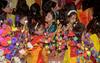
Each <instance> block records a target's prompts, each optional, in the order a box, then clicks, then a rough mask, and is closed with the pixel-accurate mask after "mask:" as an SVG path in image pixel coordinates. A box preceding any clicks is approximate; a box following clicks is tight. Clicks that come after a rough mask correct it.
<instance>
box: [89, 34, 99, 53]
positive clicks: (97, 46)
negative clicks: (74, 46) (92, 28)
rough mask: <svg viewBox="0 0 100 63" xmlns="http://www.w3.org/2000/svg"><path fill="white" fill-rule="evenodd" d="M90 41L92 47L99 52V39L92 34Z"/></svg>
mask: <svg viewBox="0 0 100 63" xmlns="http://www.w3.org/2000/svg"><path fill="white" fill-rule="evenodd" d="M90 39H91V40H92V41H93V43H94V47H95V49H96V51H98V52H99V51H100V44H99V38H98V36H97V35H96V34H92V35H91V36H90Z"/></svg>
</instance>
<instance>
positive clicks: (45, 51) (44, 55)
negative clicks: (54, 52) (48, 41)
mask: <svg viewBox="0 0 100 63" xmlns="http://www.w3.org/2000/svg"><path fill="white" fill-rule="evenodd" d="M42 55H43V60H44V63H48V52H47V50H46V49H45V48H43V50H42Z"/></svg>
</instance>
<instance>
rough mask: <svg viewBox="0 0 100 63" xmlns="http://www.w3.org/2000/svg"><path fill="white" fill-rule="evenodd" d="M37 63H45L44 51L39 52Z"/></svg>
mask: <svg viewBox="0 0 100 63" xmlns="http://www.w3.org/2000/svg"><path fill="white" fill-rule="evenodd" d="M37 63H44V62H43V56H42V50H41V51H40V52H39V56H38V61H37Z"/></svg>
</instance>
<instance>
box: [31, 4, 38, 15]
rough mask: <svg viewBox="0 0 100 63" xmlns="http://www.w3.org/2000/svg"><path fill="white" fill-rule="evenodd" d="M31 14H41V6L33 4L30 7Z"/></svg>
mask: <svg viewBox="0 0 100 63" xmlns="http://www.w3.org/2000/svg"><path fill="white" fill-rule="evenodd" d="M30 13H31V14H33V13H36V14H40V6H39V5H38V4H37V3H34V4H32V5H31V7H30Z"/></svg>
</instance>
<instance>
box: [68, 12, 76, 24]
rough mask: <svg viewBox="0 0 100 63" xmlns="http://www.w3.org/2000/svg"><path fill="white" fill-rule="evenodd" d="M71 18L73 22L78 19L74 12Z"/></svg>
mask: <svg viewBox="0 0 100 63" xmlns="http://www.w3.org/2000/svg"><path fill="white" fill-rule="evenodd" d="M69 19H70V22H71V23H74V22H75V21H76V14H73V15H72V16H71V17H70V18H69Z"/></svg>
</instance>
